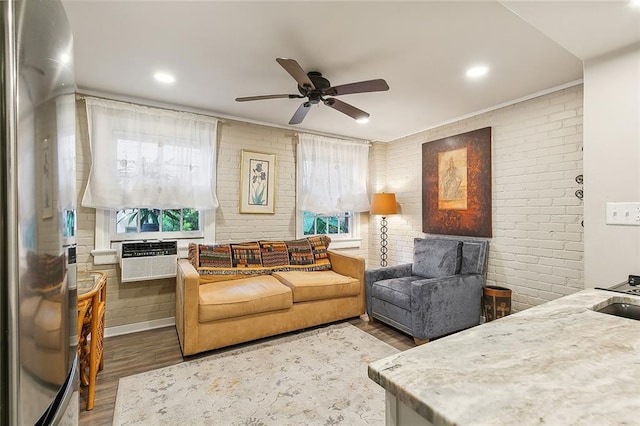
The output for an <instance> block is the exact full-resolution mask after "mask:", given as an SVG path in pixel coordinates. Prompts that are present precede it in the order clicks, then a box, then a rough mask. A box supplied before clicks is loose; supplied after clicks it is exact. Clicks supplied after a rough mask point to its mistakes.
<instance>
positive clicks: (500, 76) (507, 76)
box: [63, 0, 640, 141]
mask: <svg viewBox="0 0 640 426" xmlns="http://www.w3.org/2000/svg"><path fill="white" fill-rule="evenodd" d="M63 3H64V5H65V8H66V10H67V14H68V16H69V20H70V22H71V27H72V30H73V33H74V43H75V73H76V82H77V85H78V88H79V89H80V91H84V92H94V93H101V94H103V95H113V97H116V98H122V97H126V98H129V99H138V100H145V101H149V103H159V104H168V105H172V106H175V107H184V108H185V109H190V110H202V111H208V112H210V113H211V114H212V115H217V116H220V117H231V118H238V119H241V120H245V121H254V122H259V123H266V124H272V125H276V126H281V127H288V125H287V123H288V121H289V119H290V118H291V116H292V115H293V113H294V112H295V111H296V109H297V108H298V106H299V105H300V103H301V101H302V100H301V99H275V100H263V101H254V102H243V103H238V102H235V98H236V97H240V96H253V95H265V94H283V93H297V87H296V82H295V80H293V78H291V76H290V75H289V74H287V72H286V71H285V70H284V69H283V68H282V67H280V65H278V64H277V63H276V61H275V59H276V58H277V57H286V58H293V59H296V60H297V61H298V62H299V63H300V65H301V66H302V67H303V69H305V70H306V71H320V72H322V74H323V75H324V76H325V77H326V78H328V79H329V80H330V81H331V83H332V84H333V85H339V84H346V83H351V82H355V81H361V80H370V79H374V78H384V79H385V80H386V81H387V83H388V84H389V86H390V90H389V91H388V92H376V93H367V94H352V95H344V96H341V97H340V100H342V101H344V102H348V103H350V104H352V105H354V106H356V107H358V108H360V109H363V110H365V111H367V112H369V113H370V114H371V119H370V121H369V123H368V124H365V125H363V124H358V123H356V122H355V120H353V119H352V118H350V117H348V116H346V115H344V114H342V113H340V112H338V111H335V110H333V109H331V108H329V107H327V106H324V105H320V106H317V107H314V108H312V110H311V111H310V112H309V114H308V115H307V117H306V119H305V120H304V121H303V122H302V124H300V125H298V126H295V127H294V128H296V129H299V130H308V131H313V132H321V133H328V134H334V135H341V136H346V137H354V138H361V139H370V140H379V141H389V140H394V139H397V138H399V137H403V136H407V135H410V134H414V133H417V132H420V131H422V130H425V129H428V128H430V127H433V126H436V125H438V124H442V123H445V122H448V121H452V120H454V119H456V118H459V117H463V116H466V115H469V114H472V113H475V112H478V111H482V110H486V109H488V108H491V107H493V106H496V105H500V104H504V103H507V102H510V101H513V100H515V99H520V98H523V97H527V96H529V95H531V94H534V93H539V92H542V91H545V90H548V89H550V88H554V87H558V86H562V85H566V84H570V83H571V82H575V81H576V80H579V79H581V78H582V60H583V59H585V58H588V57H591V56H593V55H597V54H600V53H603V52H605V51H610V50H613V49H615V48H618V47H621V46H623V45H627V44H631V43H634V42H640V33H639V32H640V10H633V9H631V8H630V7H628V5H627V4H626V3H620V2H597V3H596V4H597V7H596V6H594V3H593V2H577V1H571V2H563V3H560V2H508V3H505V5H503V4H501V3H499V2H496V1H482V2H479V1H475V2H415V1H414V2H399V1H386V2H384V1H375V2H364V1H358V2H346V1H340V2H327V1H322V2H321V1H299V2H291V1H288V2H272V1H258V2H245V1H232V2H217V1H195V2H191V1H95V0H91V1H64V2H63ZM514 11H515V13H514ZM516 13H517V15H516ZM518 15H519V16H518ZM527 21H528V22H531V24H533V25H535V27H534V26H532V25H531V24H529V23H528V22H527ZM636 24H639V25H636ZM550 37H551V38H553V39H554V40H555V41H553V40H552V39H551V38H550ZM558 43H560V44H558ZM561 45H562V46H561ZM574 55H575V56H574ZM481 63H482V64H486V65H487V66H488V67H489V68H490V72H489V74H488V75H487V76H485V77H484V78H481V79H478V80H476V81H470V80H468V79H467V78H465V75H464V74H465V71H466V68H467V67H469V66H471V65H474V64H481ZM158 70H164V71H168V72H171V73H173V74H174V75H175V76H176V83H175V84H173V85H171V86H166V85H165V86H163V85H161V84H159V83H157V82H155V81H154V80H153V78H152V75H153V73H154V72H155V71H158Z"/></svg>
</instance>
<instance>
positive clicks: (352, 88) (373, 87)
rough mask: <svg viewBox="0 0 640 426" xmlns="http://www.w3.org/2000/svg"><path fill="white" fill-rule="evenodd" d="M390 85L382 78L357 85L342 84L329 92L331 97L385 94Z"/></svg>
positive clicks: (360, 82)
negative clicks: (369, 93)
mask: <svg viewBox="0 0 640 426" xmlns="http://www.w3.org/2000/svg"><path fill="white" fill-rule="evenodd" d="M385 90H389V85H388V84H387V82H386V81H384V80H383V79H381V78H378V79H376V80H367V81H359V82H357V83H349V84H341V85H339V86H334V87H332V88H330V89H329V90H328V91H327V94H328V95H330V96H339V95H348V94H350V93H366V92H384V91H385Z"/></svg>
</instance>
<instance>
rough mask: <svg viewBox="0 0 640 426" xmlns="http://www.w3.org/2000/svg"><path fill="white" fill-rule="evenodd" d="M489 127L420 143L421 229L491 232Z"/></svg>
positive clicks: (480, 234) (463, 233)
mask: <svg viewBox="0 0 640 426" xmlns="http://www.w3.org/2000/svg"><path fill="white" fill-rule="evenodd" d="M491 209H492V205H491V127H485V128H482V129H478V130H474V131H471V132H467V133H462V134H459V135H456V136H450V137H447V138H444V139H439V140H436V141H433V142H427V143H424V144H422V232H424V233H428V234H442V235H461V236H470V237H487V238H490V237H491V236H492V218H491Z"/></svg>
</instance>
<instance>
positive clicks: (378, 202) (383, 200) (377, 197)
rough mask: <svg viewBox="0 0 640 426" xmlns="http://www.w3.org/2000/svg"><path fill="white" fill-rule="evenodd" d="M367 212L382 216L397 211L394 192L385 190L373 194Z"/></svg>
mask: <svg viewBox="0 0 640 426" xmlns="http://www.w3.org/2000/svg"><path fill="white" fill-rule="evenodd" d="M369 212H370V213H371V214H376V215H382V216H388V215H390V214H396V213H398V206H397V205H396V194H393V193H387V192H381V193H378V194H373V198H372V199H371V209H370V210H369Z"/></svg>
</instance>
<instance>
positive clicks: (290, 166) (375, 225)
mask: <svg viewBox="0 0 640 426" xmlns="http://www.w3.org/2000/svg"><path fill="white" fill-rule="evenodd" d="M78 116H79V117H78V133H77V134H78V143H77V179H78V180H77V188H78V191H79V194H78V238H77V243H78V269H79V270H100V271H103V272H105V273H106V274H107V277H108V284H107V327H114V326H119V325H126V324H132V323H136V322H143V321H151V320H156V319H162V318H169V317H172V316H173V315H174V303H175V302H174V300H175V294H174V291H175V290H174V281H173V280H171V279H165V280H157V281H148V282H140V283H130V284H121V283H120V281H119V269H118V267H117V265H106V266H107V267H103V266H100V267H96V266H95V265H94V264H93V258H92V256H91V254H90V252H91V250H93V248H94V246H93V245H94V229H95V210H94V209H91V208H84V207H82V206H81V205H80V201H81V198H82V192H83V191H84V188H85V186H86V182H87V178H88V174H89V169H90V163H91V160H90V153H89V144H88V136H87V131H86V113H85V110H84V103H83V102H82V101H79V102H78ZM486 126H492V128H493V159H492V160H493V232H494V237H493V239H492V241H491V246H490V255H489V270H488V283H489V284H495V285H503V286H506V287H509V288H511V289H512V290H513V291H514V296H513V305H514V309H516V310H521V309H525V308H527V307H530V306H534V305H537V304H540V303H542V302H544V301H547V300H551V299H554V298H557V297H559V296H562V295H565V294H570V293H573V292H575V291H577V290H580V289H582V287H583V266H582V253H583V240H582V227H581V226H580V220H582V204H581V202H580V200H578V199H577V198H576V197H575V196H574V191H575V190H576V189H578V187H579V186H578V185H577V184H576V183H575V176H576V175H578V174H581V173H582V152H581V144H582V86H576V87H573V88H569V89H565V90H562V91H559V92H556V93H552V94H549V95H546V96H542V97H539V98H536V99H532V100H530V101H526V102H522V103H519V104H516V105H512V106H509V107H505V108H502V109H500V110H496V111H492V112H489V113H486V114H482V115H479V116H476V117H473V118H470V119H467V120H463V121H460V122H457V123H452V124H448V125H446V126H442V127H439V128H436V129H432V130H429V131H425V132H422V133H419V134H416V135H412V136H409V137H406V138H402V139H399V140H397V141H394V142H392V143H386V144H383V143H374V144H372V146H371V150H370V163H369V166H370V178H369V185H370V189H371V192H372V193H373V192H380V191H386V192H395V193H396V196H397V199H398V203H399V209H400V214H398V215H394V216H390V217H388V218H387V220H388V222H389V225H388V228H389V231H388V233H389V246H388V249H389V253H388V255H389V256H388V261H389V264H390V265H395V264H401V263H406V262H410V261H411V257H412V248H413V238H414V237H416V236H423V235H424V234H423V233H422V219H421V218H422V216H421V214H422V199H421V193H422V182H421V175H422V170H421V157H422V151H421V145H422V143H425V142H428V141H433V140H437V139H440V138H443V137H446V136H451V135H455V134H459V133H463V132H466V131H470V130H474V129H478V128H481V127H486ZM295 143H296V137H295V135H294V134H293V132H292V131H290V130H284V129H278V128H273V127H268V126H260V125H254V124H249V123H243V122H239V121H233V120H224V121H223V122H221V123H220V125H219V141H218V173H217V180H218V188H217V195H218V199H219V201H220V207H219V209H218V210H217V212H216V241H217V242H226V241H244V240H254V239H291V238H295V212H294V209H295ZM242 149H246V150H253V151H259V152H267V153H273V154H276V156H277V187H276V190H277V193H276V213H275V214H274V215H263V214H257V215H251V214H239V212H238V203H239V195H238V191H239V188H240V182H239V164H240V153H241V150H242ZM360 219H361V233H362V235H361V236H362V238H363V241H362V247H361V248H360V249H354V250H345V252H347V253H350V254H354V255H359V256H363V257H365V259H366V261H367V267H377V266H378V265H379V259H380V257H379V256H380V246H379V242H380V235H379V220H380V218H379V217H372V218H369V215H368V214H367V213H364V214H362V215H361V217H360Z"/></svg>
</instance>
